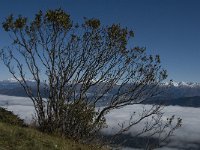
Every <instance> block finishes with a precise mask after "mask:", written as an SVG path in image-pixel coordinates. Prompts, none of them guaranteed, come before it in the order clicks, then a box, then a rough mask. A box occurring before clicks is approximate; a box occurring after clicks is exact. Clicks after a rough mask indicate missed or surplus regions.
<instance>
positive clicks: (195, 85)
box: [162, 81, 200, 87]
mask: <svg viewBox="0 0 200 150" xmlns="http://www.w3.org/2000/svg"><path fill="white" fill-rule="evenodd" d="M162 85H165V86H174V87H183V86H185V87H200V83H196V82H184V81H181V82H176V81H169V82H164V83H162Z"/></svg>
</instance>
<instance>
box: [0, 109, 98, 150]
mask: <svg viewBox="0 0 200 150" xmlns="http://www.w3.org/2000/svg"><path fill="white" fill-rule="evenodd" d="M94 149H95V150H100V148H98V146H97V145H85V144H80V143H78V142H75V141H73V140H69V139H65V138H62V137H58V136H55V135H48V134H46V133H42V132H40V131H38V130H36V129H34V128H30V127H28V126H26V125H25V124H24V122H23V120H21V119H20V118H19V117H18V116H17V115H15V114H13V113H12V112H11V111H8V110H6V109H4V108H1V107H0V150H94Z"/></svg>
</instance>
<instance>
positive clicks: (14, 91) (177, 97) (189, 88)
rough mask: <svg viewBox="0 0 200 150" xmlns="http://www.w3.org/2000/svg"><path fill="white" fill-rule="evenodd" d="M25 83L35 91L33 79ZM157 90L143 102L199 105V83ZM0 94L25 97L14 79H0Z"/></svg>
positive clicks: (174, 84)
mask: <svg viewBox="0 0 200 150" xmlns="http://www.w3.org/2000/svg"><path fill="white" fill-rule="evenodd" d="M27 83H28V84H29V85H30V86H31V88H32V90H33V93H36V91H37V90H36V86H35V85H36V83H35V82H34V81H33V80H27ZM117 88H118V85H116V87H115V89H117ZM115 89H114V90H113V91H115ZM93 90H95V91H96V90H97V89H95V87H94V89H92V90H91V91H90V92H92V91H93ZM159 90H161V91H163V92H162V93H161V94H160V95H159V96H157V97H154V98H153V99H150V100H148V101H146V102H145V103H147V104H152V103H161V104H164V105H179V106H190V107H200V83H194V82H174V81H173V82H166V83H163V84H161V85H160V87H159ZM42 92H43V91H42ZM0 94H3V95H9V96H21V97H27V95H26V93H25V91H24V89H23V87H22V86H21V85H20V84H19V83H18V82H17V81H16V80H14V79H9V80H3V81H0ZM111 94H113V93H111Z"/></svg>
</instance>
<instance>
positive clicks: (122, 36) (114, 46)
mask: <svg viewBox="0 0 200 150" xmlns="http://www.w3.org/2000/svg"><path fill="white" fill-rule="evenodd" d="M3 28H4V30H5V31H6V32H8V33H9V34H10V35H11V39H12V41H13V43H12V44H11V46H9V47H7V48H4V49H2V51H1V54H2V55H1V56H2V60H3V62H4V64H5V65H6V67H7V68H8V69H9V72H10V73H11V74H12V75H13V76H14V78H15V79H16V80H18V82H19V83H20V84H21V85H22V86H23V88H24V90H25V91H26V93H27V95H28V96H29V97H30V98H31V100H32V101H33V104H34V107H35V110H36V116H37V122H38V126H39V128H40V129H41V130H42V131H47V132H58V133H61V134H64V135H65V136H69V137H71V138H74V139H88V137H91V135H95V134H96V133H99V131H100V129H102V128H103V127H105V125H106V119H105V115H106V114H107V113H109V112H110V111H112V110H114V109H119V108H123V107H125V106H127V105H134V104H140V103H142V102H143V101H145V100H146V99H147V98H149V97H152V96H154V95H155V94H156V89H157V87H158V86H159V84H160V83H161V82H162V81H163V80H164V79H165V78H166V77H167V74H166V70H163V69H162V67H161V65H160V58H159V56H158V55H157V56H151V55H150V56H148V55H147V54H146V52H145V51H146V50H145V48H143V47H137V46H133V43H132V39H133V37H134V33H133V31H131V30H128V29H127V28H123V27H121V26H120V25H119V24H113V25H111V26H103V25H101V23H100V20H98V19H94V18H92V19H87V18H84V22H83V23H82V24H77V23H73V22H72V21H71V19H70V15H69V14H67V13H66V12H64V11H63V10H61V9H57V10H48V11H47V12H46V13H43V12H42V11H39V12H38V13H37V14H36V15H35V18H34V19H33V20H32V21H29V20H28V18H26V17H22V16H19V17H17V18H14V17H13V15H10V16H9V17H8V18H7V19H6V20H5V22H3ZM129 47H130V48H129ZM28 78H31V79H32V80H34V81H35V84H36V88H37V90H36V91H37V92H36V94H34V93H33V92H32V87H31V86H30V85H29V83H28V82H27V79H28ZM42 95H45V97H46V98H44V97H43V96H42ZM102 103H103V104H105V105H104V107H98V106H99V105H100V104H102ZM160 108H161V106H160V105H153V106H152V108H151V109H150V110H149V111H145V112H144V114H143V115H142V116H141V117H140V119H139V120H135V121H130V124H129V125H128V126H127V127H123V128H122V130H120V131H119V133H121V132H122V131H123V132H124V131H126V130H127V129H128V128H130V127H131V126H133V125H135V124H137V123H138V122H140V121H142V120H143V119H145V118H147V117H149V116H152V115H154V116H155V115H158V114H159V112H160V110H161V109H160ZM158 116H159V115H158ZM154 127H155V125H154ZM148 130H150V129H149V128H148V129H146V130H145V132H146V131H148ZM143 132H144V131H143Z"/></svg>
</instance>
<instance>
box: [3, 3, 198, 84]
mask: <svg viewBox="0 0 200 150" xmlns="http://www.w3.org/2000/svg"><path fill="white" fill-rule="evenodd" d="M56 8H62V9H64V10H66V11H67V12H68V13H69V14H70V15H71V18H72V20H73V21H74V22H81V21H83V17H87V18H99V19H100V20H101V22H102V24H104V25H110V24H112V23H120V24H121V25H122V26H124V27H128V28H129V29H132V30H133V31H134V33H135V38H134V40H133V42H134V44H135V45H138V46H144V47H146V48H147V52H148V53H150V54H154V55H155V54H159V55H160V57H161V61H162V66H163V67H164V68H165V69H167V71H168V75H169V77H168V80H169V79H173V80H174V81H186V82H200V9H199V8H200V1H199V0H57V1H56V0H42V1H41V0H28V1H27V0H18V1H15V0H1V1H0V22H1V23H2V22H3V21H4V20H5V18H6V16H8V15H10V14H11V13H12V14H14V15H16V16H18V15H19V14H21V15H24V16H27V17H33V16H34V14H35V13H36V12H38V10H43V11H45V10H47V9H56ZM9 44H10V39H9V36H8V35H7V33H5V32H4V31H3V30H2V28H1V27H0V48H2V47H4V46H8V45H9ZM11 77H12V76H11V75H10V74H9V73H8V71H7V69H6V68H5V67H4V66H3V65H2V63H1V64H0V80H4V79H7V78H11Z"/></svg>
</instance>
